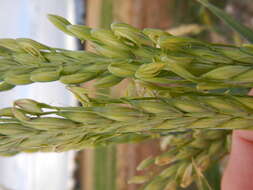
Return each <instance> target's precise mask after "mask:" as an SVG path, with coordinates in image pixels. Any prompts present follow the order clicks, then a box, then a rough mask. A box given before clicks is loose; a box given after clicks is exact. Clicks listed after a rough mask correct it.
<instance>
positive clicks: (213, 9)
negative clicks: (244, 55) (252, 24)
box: [197, 0, 253, 43]
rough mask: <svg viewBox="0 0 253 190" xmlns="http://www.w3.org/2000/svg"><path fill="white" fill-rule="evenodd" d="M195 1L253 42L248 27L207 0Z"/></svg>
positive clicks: (252, 33)
mask: <svg viewBox="0 0 253 190" xmlns="http://www.w3.org/2000/svg"><path fill="white" fill-rule="evenodd" d="M197 1H198V2H199V3H201V4H202V5H203V6H205V7H206V8H208V9H209V10H210V11H211V12H212V13H213V14H214V15H216V16H217V17H219V18H220V19H221V20H222V21H223V22H225V23H226V24H227V25H228V26H230V27H231V28H232V29H234V30H235V31H237V32H238V33H239V34H240V35H242V36H243V37H244V38H246V39H247V40H248V41H249V42H251V43H253V31H252V30H251V29H250V28H248V27H246V26H244V25H242V24H240V23H239V22H238V21H237V20H235V19H234V18H232V17H231V16H230V15H228V14H227V13H225V12H224V11H223V10H221V9H219V8H218V7H216V6H214V5H212V4H210V3H209V2H208V1H207V0H197Z"/></svg>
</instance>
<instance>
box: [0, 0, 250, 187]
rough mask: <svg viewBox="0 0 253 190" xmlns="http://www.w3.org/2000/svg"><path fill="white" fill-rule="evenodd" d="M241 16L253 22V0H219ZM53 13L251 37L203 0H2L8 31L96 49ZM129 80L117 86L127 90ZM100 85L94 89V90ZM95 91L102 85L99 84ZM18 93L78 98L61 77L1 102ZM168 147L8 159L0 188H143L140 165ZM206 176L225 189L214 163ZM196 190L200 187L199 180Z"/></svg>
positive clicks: (98, 22)
mask: <svg viewBox="0 0 253 190" xmlns="http://www.w3.org/2000/svg"><path fill="white" fill-rule="evenodd" d="M211 2H212V3H214V4H216V5H217V6H219V7H220V8H222V9H224V10H226V11H227V12H229V13H230V14H232V15H233V16H234V17H236V19H238V20H239V21H240V22H243V23H244V24H246V25H247V26H249V27H252V26H253V4H252V0H211ZM48 13H52V14H57V15H61V16H63V17H65V18H67V19H68V20H70V21H71V22H72V23H75V24H87V25H89V26H91V27H95V28H96V27H102V28H108V27H110V23H112V22H114V21H120V22H125V23H129V24H131V25H134V26H136V27H138V28H145V27H153V28H161V29H164V30H168V31H169V32H171V33H172V34H174V35H184V36H185V35H186V36H193V37H195V38H199V39H204V40H208V41H213V42H217V43H220V42H222V43H236V44H238V45H239V44H241V43H243V40H242V39H241V38H240V37H239V36H238V35H237V34H236V33H234V32H232V31H231V30H229V29H228V28H227V27H226V26H224V25H223V23H221V22H220V21H219V20H218V19H217V18H216V17H215V16H213V15H212V14H211V13H210V12H209V11H207V10H206V9H204V8H203V7H201V6H200V5H199V4H198V3H196V1H195V0H187V1H186V0H155V1H154V0H0V25H1V27H0V37H1V38H18V37H28V38H32V39H34V40H37V41H39V42H42V43H45V44H47V45H49V46H53V47H59V48H67V49H84V48H85V49H89V45H88V44H81V42H79V41H78V40H76V39H74V38H72V37H68V36H66V35H64V34H63V33H61V32H60V31H58V30H57V29H56V28H54V27H53V26H52V25H51V24H50V23H49V21H48V20H47V18H46V15H47V14H48ZM126 83H127V81H123V82H122V83H120V84H119V86H117V87H116V88H114V89H112V90H111V91H110V92H109V91H108V92H107V93H111V94H112V93H113V95H114V96H119V95H120V94H121V92H120V90H119V89H122V87H124V86H125V85H126ZM91 86H92V83H91V84H88V85H87V86H86V87H90V88H91ZM93 90H95V89H93ZM18 98H33V99H35V100H38V101H43V102H45V103H49V104H53V105H56V106H70V105H77V104H78V102H76V101H75V100H74V98H73V97H72V96H71V95H70V94H69V93H68V92H67V91H66V89H65V87H64V86H63V85H61V84H59V83H58V82H54V83H43V84H39V85H38V84H32V85H27V86H21V87H16V88H14V90H11V91H8V92H1V93H0V106H1V107H6V106H10V105H11V103H12V102H13V100H15V99H18ZM159 152H160V144H159V141H158V140H156V141H154V140H153V141H145V142H142V143H138V144H130V145H129V144H128V145H126V144H122V145H117V146H110V147H99V148H95V149H89V150H84V151H81V152H72V151H70V152H66V153H36V154H19V155H16V156H13V157H0V190H45V189H46V190H136V189H137V188H138V186H137V185H128V184H127V180H128V179H129V178H131V177H132V176H134V175H137V174H141V173H138V172H136V170H135V168H136V166H137V165H138V163H139V162H140V161H141V160H143V159H144V158H146V157H148V156H149V155H156V154H158V153H159ZM206 176H207V177H208V178H209V180H210V181H211V183H212V185H213V186H214V190H218V189H219V183H220V170H219V167H218V166H214V167H213V168H211V169H210V170H209V171H208V172H207V174H206ZM189 189H191V190H193V189H194V186H192V187H190V188H189Z"/></svg>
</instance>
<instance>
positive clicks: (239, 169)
mask: <svg viewBox="0 0 253 190" xmlns="http://www.w3.org/2000/svg"><path fill="white" fill-rule="evenodd" d="M249 95H252V96H253V90H251V92H250V93H249ZM221 189H222V190H253V131H247V130H236V131H234V132H233V137H232V150H231V154H230V158H229V161H228V166H227V168H226V170H225V172H224V175H223V179H222V188H221Z"/></svg>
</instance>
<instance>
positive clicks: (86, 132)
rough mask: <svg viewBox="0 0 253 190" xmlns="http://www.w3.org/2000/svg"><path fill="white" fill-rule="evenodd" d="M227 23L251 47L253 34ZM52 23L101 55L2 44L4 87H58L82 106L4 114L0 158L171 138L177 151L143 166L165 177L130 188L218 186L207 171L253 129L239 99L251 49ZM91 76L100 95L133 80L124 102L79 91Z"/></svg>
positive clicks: (22, 42)
mask: <svg viewBox="0 0 253 190" xmlns="http://www.w3.org/2000/svg"><path fill="white" fill-rule="evenodd" d="M199 1H200V2H201V3H203V4H204V5H205V6H207V7H209V8H210V9H211V10H213V11H214V13H215V14H217V15H222V14H224V13H223V12H221V11H220V10H219V9H217V8H214V7H213V6H211V5H210V4H209V3H208V2H207V1H204V0H199ZM217 10H218V11H217ZM224 18H225V21H226V22H227V23H228V24H230V25H231V26H232V27H233V28H234V29H236V30H237V31H239V32H240V33H241V34H243V35H244V36H245V37H246V38H247V39H249V40H251V35H252V32H250V31H249V30H248V29H245V27H243V28H242V27H241V26H240V25H238V24H235V21H234V20H232V19H231V18H230V17H228V16H225V17H224ZM49 19H50V21H51V22H52V23H53V24H54V25H55V26H56V27H58V28H59V29H60V30H62V31H63V32H65V33H67V34H69V35H72V36H75V37H77V38H79V39H80V40H89V41H90V42H91V43H92V45H93V47H94V49H95V50H96V53H91V52H86V51H69V50H64V49H57V48H52V47H48V46H46V45H43V44H41V43H38V42H36V41H33V40H31V39H25V38H20V39H0V57H1V59H0V73H1V77H0V79H1V83H0V90H2V91H4V90H10V89H12V88H14V87H15V86H16V85H25V84H30V83H33V82H50V81H55V80H59V81H60V82H62V83H64V84H66V85H67V86H68V89H69V90H70V91H71V92H72V93H73V94H74V95H75V96H76V98H77V99H78V100H79V101H80V102H81V103H82V107H55V106H51V105H47V104H44V103H40V102H36V101H34V100H30V99H21V100H17V101H15V102H14V104H13V107H10V108H4V109H1V110H0V134H1V135H0V139H1V140H0V154H1V155H13V154H17V153H19V152H36V151H58V152H59V151H67V150H70V149H76V150H79V149H83V148H85V147H87V146H88V147H89V146H101V145H107V144H113V143H125V142H138V141H142V140H146V139H151V138H163V141H162V142H163V145H168V144H169V145H170V148H169V150H166V151H165V152H164V153H162V154H161V155H159V156H157V157H154V158H148V159H146V160H144V161H143V162H142V163H141V164H140V165H139V167H138V168H137V169H138V170H143V169H146V168H148V167H149V166H151V165H157V166H158V167H160V166H161V168H160V173H158V174H157V173H155V174H149V173H148V174H147V175H145V176H136V177H134V178H132V179H131V180H130V183H145V182H146V184H145V185H144V186H143V188H144V190H149V189H150V190H155V189H177V188H178V187H183V188H185V187H188V186H189V185H190V184H191V183H192V182H193V181H195V182H196V184H197V186H198V187H199V188H200V189H203V188H204V186H205V187H206V188H209V189H210V188H211V187H210V186H209V185H208V182H207V181H206V180H205V177H204V175H203V172H204V171H205V170H206V169H208V168H209V167H210V166H212V165H213V164H215V163H216V162H217V161H219V160H220V159H222V158H223V156H224V155H226V154H227V153H228V152H229V147H230V141H231V131H232V130H233V129H251V128H252V120H253V119H252V113H253V97H250V96H247V95H246V93H245V94H238V93H236V92H237V90H238V89H245V90H246V91H247V90H248V89H249V88H251V87H252V86H253V80H252V77H251V75H252V72H253V67H252V63H253V59H252V58H253V46H252V45H251V44H247V45H244V46H242V47H237V46H234V45H224V44H212V43H208V42H204V41H200V40H196V39H193V38H188V37H176V36H172V35H171V34H169V33H167V32H164V31H162V30H157V29H144V30H143V31H142V30H139V29H137V28H134V27H132V26H129V25H127V24H123V23H114V24H112V25H111V29H91V28H89V27H86V26H80V25H72V24H71V23H70V22H68V21H67V20H66V19H64V18H62V17H60V16H56V15H49ZM93 79H96V81H95V86H96V87H97V88H108V87H112V86H115V85H117V84H118V83H120V82H121V81H122V80H124V79H128V80H129V85H128V88H127V90H126V96H124V97H121V98H118V99H114V98H110V97H108V96H107V95H104V94H100V97H99V98H91V97H89V95H88V94H89V92H88V91H87V90H86V89H84V88H81V87H78V85H79V84H81V83H84V82H87V81H90V80H93ZM55 115H57V117H56V116H55ZM224 146H225V147H227V148H224Z"/></svg>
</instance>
